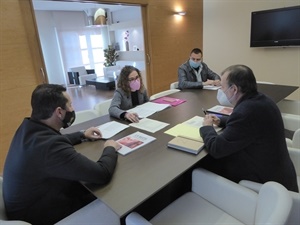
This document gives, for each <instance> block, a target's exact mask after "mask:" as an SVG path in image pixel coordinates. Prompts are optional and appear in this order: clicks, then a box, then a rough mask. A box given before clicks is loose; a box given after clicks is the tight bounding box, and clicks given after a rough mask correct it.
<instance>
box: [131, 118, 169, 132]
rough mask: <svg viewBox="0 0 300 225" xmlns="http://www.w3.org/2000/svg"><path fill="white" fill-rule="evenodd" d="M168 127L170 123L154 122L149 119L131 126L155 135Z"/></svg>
mask: <svg viewBox="0 0 300 225" xmlns="http://www.w3.org/2000/svg"><path fill="white" fill-rule="evenodd" d="M168 125H169V124H168V123H164V122H161V121H158V120H153V119H148V118H144V119H141V120H140V121H139V122H138V123H131V124H129V126H132V127H135V128H139V129H141V130H145V131H148V132H151V133H155V132H156V131H159V130H161V129H163V128H164V127H166V126H168Z"/></svg>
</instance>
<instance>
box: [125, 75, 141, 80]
mask: <svg viewBox="0 0 300 225" xmlns="http://www.w3.org/2000/svg"><path fill="white" fill-rule="evenodd" d="M137 79H140V76H139V75H138V76H136V77H131V78H128V81H134V80H137Z"/></svg>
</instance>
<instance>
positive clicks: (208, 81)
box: [178, 48, 220, 89]
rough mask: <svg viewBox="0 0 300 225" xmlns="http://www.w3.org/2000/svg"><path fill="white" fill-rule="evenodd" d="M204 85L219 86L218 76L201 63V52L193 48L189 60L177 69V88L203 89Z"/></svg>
mask: <svg viewBox="0 0 300 225" xmlns="http://www.w3.org/2000/svg"><path fill="white" fill-rule="evenodd" d="M204 85H213V86H220V76H219V75H218V74H216V73H215V72H213V71H212V70H210V69H209V68H208V66H207V65H206V64H205V63H204V62H202V51H201V49H199V48H194V49H193V50H192V51H191V53H190V58H189V60H188V61H186V62H185V63H184V64H182V65H181V66H180V67H179V68H178V88H180V89H185V88H203V86H204Z"/></svg>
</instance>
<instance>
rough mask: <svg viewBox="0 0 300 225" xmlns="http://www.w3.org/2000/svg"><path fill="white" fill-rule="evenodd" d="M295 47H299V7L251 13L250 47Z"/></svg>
mask: <svg viewBox="0 0 300 225" xmlns="http://www.w3.org/2000/svg"><path fill="white" fill-rule="evenodd" d="M292 11H293V14H291V12H292ZM291 15H292V16H291ZM283 29H288V31H287V32H285V33H283ZM280 32H281V33H280ZM287 34H288V35H291V34H293V36H291V37H289V36H288V35H287ZM295 46H296V47H297V46H300V5H299V6H292V7H285V8H277V9H269V10H261V11H255V12H252V13H251V30H250V47H295Z"/></svg>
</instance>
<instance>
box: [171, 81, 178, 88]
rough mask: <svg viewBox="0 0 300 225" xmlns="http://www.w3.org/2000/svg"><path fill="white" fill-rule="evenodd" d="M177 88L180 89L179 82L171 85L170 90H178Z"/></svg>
mask: <svg viewBox="0 0 300 225" xmlns="http://www.w3.org/2000/svg"><path fill="white" fill-rule="evenodd" d="M177 88H178V81H176V82H173V83H171V84H170V89H177Z"/></svg>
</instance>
